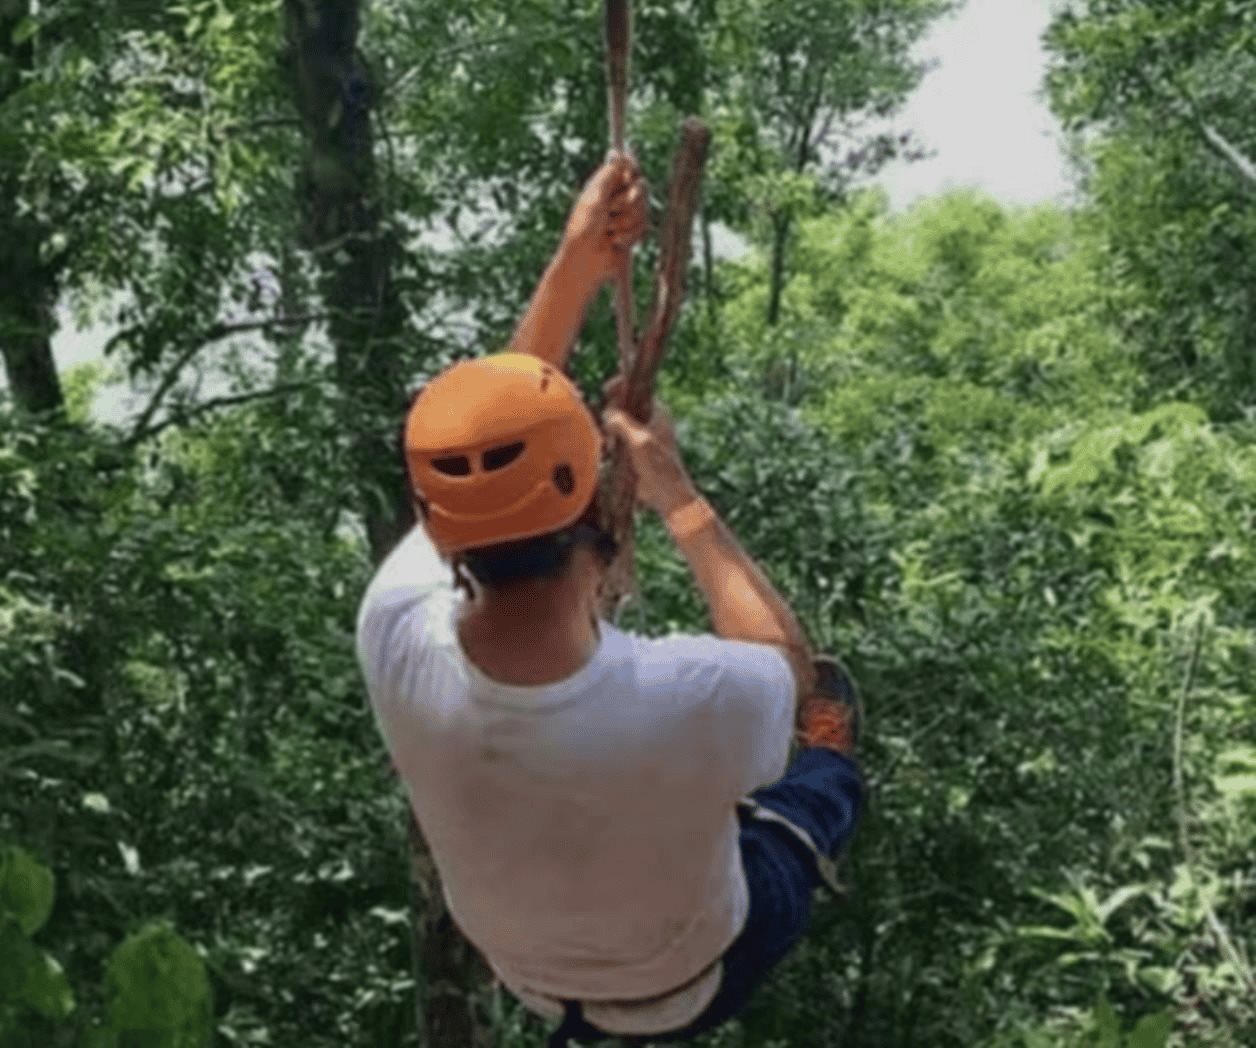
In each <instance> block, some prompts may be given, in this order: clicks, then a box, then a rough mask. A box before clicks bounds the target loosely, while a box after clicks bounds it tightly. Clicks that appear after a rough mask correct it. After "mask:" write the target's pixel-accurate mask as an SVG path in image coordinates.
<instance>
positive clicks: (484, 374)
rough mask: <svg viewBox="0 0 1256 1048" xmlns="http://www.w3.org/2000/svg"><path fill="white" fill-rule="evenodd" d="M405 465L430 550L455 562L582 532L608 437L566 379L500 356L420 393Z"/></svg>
mask: <svg viewBox="0 0 1256 1048" xmlns="http://www.w3.org/2000/svg"><path fill="white" fill-rule="evenodd" d="M405 456H406V469H407V471H408V473H409V476H410V483H411V486H412V488H413V490H414V494H415V497H416V499H417V500H418V503H419V509H420V511H421V512H422V514H423V517H424V520H425V521H426V522H427V529H428V532H429V534H430V535H431V537H432V541H433V543H435V545H436V547H437V549H439V550H440V551H441V553H443V554H444V555H445V556H451V555H452V554H455V553H460V552H462V551H463V550H468V549H474V548H476V547H480V546H493V545H497V544H498V543H502V542H513V541H516V540H518V539H526V538H532V537H534V536H537V535H545V534H548V533H549V532H553V531H559V530H561V529H563V528H565V527H568V526H569V525H571V524H574V523H576V522H577V521H578V520H579V519H580V517H581V516H582V514H583V513H584V511H585V510H586V509H587V508H588V507H589V504H590V503H591V501H592V500H593V497H594V496H595V495H596V493H597V485H598V466H599V463H600V461H601V456H602V434H601V432H600V431H599V430H598V426H597V423H596V422H595V421H594V419H593V416H592V414H591V413H590V411H589V409H588V408H587V407H586V406H585V403H584V398H583V397H582V396H581V394H580V390H579V389H578V388H577V387H576V385H575V383H573V382H572V381H571V380H570V379H569V378H567V376H566V375H564V374H563V373H562V372H561V371H559V370H558V369H557V368H555V367H554V366H553V365H551V364H547V363H546V362H545V361H543V360H541V359H540V358H539V357H534V356H532V355H531V354H528V353H496V354H493V355H491V356H487V357H481V358H479V359H477V360H466V361H462V362H460V363H458V364H454V365H453V366H452V367H450V368H447V369H446V370H445V371H443V372H442V373H441V374H439V375H437V376H436V377H435V378H434V379H432V381H431V382H429V383H428V384H427V385H426V386H425V387H424V388H423V389H422V390H421V391H420V392H419V395H418V396H417V397H416V398H415V400H414V403H413V404H412V405H411V407H410V413H409V415H408V416H407V418H406V426H405Z"/></svg>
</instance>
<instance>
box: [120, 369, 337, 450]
mask: <svg viewBox="0 0 1256 1048" xmlns="http://www.w3.org/2000/svg"><path fill="white" fill-rule="evenodd" d="M315 385H316V383H313V382H288V383H284V384H283V385H279V386H272V387H271V388H270V389H263V390H258V391H256V392H252V393H233V394H231V395H229V396H223V397H212V398H211V399H209V400H206V401H202V402H201V403H200V404H197V405H196V406H195V407H191V408H186V409H183V410H178V411H175V412H173V413H172V414H170V415H168V416H167V417H166V418H164V419H162V420H161V421H160V422H157V423H154V424H153V425H150V426H145V427H144V428H143V429H133V430H132V431H131V433H130V434H128V436H127V438H126V440H124V441H123V442H122V445H123V447H128V448H129V447H134V446H135V445H136V444H139V443H142V442H143V441H145V440H149V439H151V438H152V437H155V436H157V434H159V433H162V432H164V431H165V430H167V429H169V428H170V427H171V426H182V425H185V424H186V423H188V422H191V421H192V420H193V419H195V418H199V417H200V416H201V415H204V414H207V413H208V412H210V411H216V410H217V409H218V408H226V407H235V406H238V405H240V404H248V403H250V402H252V401H255V400H269V399H271V398H273V397H286V396H288V395H289V394H292V393H300V392H302V391H303V390H307V389H312V388H314V386H315Z"/></svg>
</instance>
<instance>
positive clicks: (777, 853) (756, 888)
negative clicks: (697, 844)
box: [551, 749, 864, 1045]
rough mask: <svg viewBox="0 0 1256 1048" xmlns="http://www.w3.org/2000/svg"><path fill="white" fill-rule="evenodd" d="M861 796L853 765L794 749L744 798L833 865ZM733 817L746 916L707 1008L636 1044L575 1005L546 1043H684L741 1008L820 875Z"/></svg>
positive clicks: (772, 833) (799, 850)
mask: <svg viewBox="0 0 1256 1048" xmlns="http://www.w3.org/2000/svg"><path fill="white" fill-rule="evenodd" d="M863 795H864V782H863V776H862V775H861V774H860V771H859V766H858V765H857V764H856V763H855V762H854V761H853V760H852V759H850V758H849V757H843V756H842V755H841V754H838V753H834V752H833V751H832V750H825V749H806V750H802V751H801V752H800V753H799V754H798V756H797V757H796V758H795V759H794V761H793V763H792V764H790V766H789V769H788V770H787V771H786V772H785V775H784V776H783V777H782V778H781V779H780V780H779V781H778V782H774V783H772V785H770V786H764V787H763V788H762V789H758V790H755V792H754V793H753V794H752V796H753V797H754V799H755V800H757V801H758V802H759V803H760V804H762V805H763V806H764V807H765V808H771V809H772V810H773V811H775V812H777V813H779V814H780V815H784V816H785V817H786V818H787V819H789V820H790V822H792V823H794V824H795V825H797V826H799V827H801V828H802V829H804V830H806V831H807V832H808V833H809V834H810V835H811V839H812V840H813V841H815V843H816V846H817V847H818V848H819V849H820V850H821V851H822V852H824V853H825V854H827V855H829V856H832V857H834V858H836V857H837V856H838V855H839V854H841V853H842V852H843V851H844V850H845V847H846V845H847V844H848V843H849V841H850V839H851V837H852V836H853V835H854V833H855V827H856V825H857V824H858V822H859V815H860V812H861V809H862V804H863ZM739 818H740V820H741V861H742V866H743V867H744V868H745V871H746V883H747V886H748V887H749V889H750V909H749V912H748V913H747V915H746V924H745V926H744V927H743V928H742V930H741V933H740V934H739V935H738V936H737V938H736V939H734V940H733V942H732V944H731V945H730V946H729V947H728V949H727V950H726V951H725V953H724V957H723V962H724V973H723V977H722V979H721V981H720V987H719V990H718V991H717V992H716V994H715V997H714V998H713V999H712V1000H711V1003H710V1004H708V1005H707V1007H706V1009H705V1010H704V1011H703V1012H702V1013H701V1014H700V1015H699V1016H698V1017H697V1018H696V1019H694V1021H693V1022H691V1023H690V1024H689V1025H688V1026H686V1027H685V1028H684V1029H681V1030H676V1031H674V1032H672V1033H666V1034H652V1035H651V1036H649V1037H645V1038H636V1039H634V1038H632V1037H623V1035H612V1034H608V1033H605V1032H604V1031H601V1030H599V1029H597V1028H596V1027H594V1026H592V1025H590V1024H589V1023H587V1022H585V1021H584V1018H583V1016H582V1015H581V1014H580V1010H579V1006H578V1005H574V1004H569V1005H568V1008H567V1017H566V1018H565V1019H564V1020H563V1025H562V1026H561V1027H559V1031H558V1033H557V1034H556V1036H555V1039H554V1040H553V1041H552V1042H551V1044H558V1045H561V1044H564V1043H565V1042H564V1041H563V1039H562V1038H563V1037H564V1036H566V1037H572V1038H576V1039H579V1040H588V1041H600V1040H603V1039H605V1038H608V1037H611V1036H619V1037H620V1040H621V1041H622V1042H623V1043H625V1044H629V1045H634V1044H636V1045H644V1044H655V1043H659V1042H663V1043H667V1042H683V1041H688V1040H690V1039H691V1038H693V1037H697V1036H699V1035H700V1034H704V1033H707V1032H709V1031H711V1030H714V1029H715V1028H716V1027H717V1026H721V1025H722V1024H724V1023H725V1022H727V1021H728V1020H729V1019H731V1018H733V1016H735V1015H736V1014H737V1013H738V1012H740V1011H741V1010H742V1009H743V1008H744V1007H745V1006H746V1004H747V1003H749V1001H750V998H751V996H752V995H753V994H754V992H755V991H756V990H757V989H758V988H759V987H760V986H761V985H762V984H763V983H764V982H765V981H766V979H767V977H768V975H769V973H770V972H771V971H772V969H773V968H774V967H775V966H776V965H777V964H778V963H780V961H781V960H782V959H783V958H784V957H785V955H786V954H787V953H789V951H790V950H791V949H792V948H793V947H794V945H795V944H796V943H797V942H798V940H799V939H801V938H802V935H803V932H805V931H806V928H807V921H808V919H809V918H810V916H811V895H812V892H813V891H814V889H815V888H816V887H817V886H819V884H820V875H819V872H818V871H817V869H816V863H815V858H814V857H813V856H812V854H811V853H810V852H809V851H808V850H807V848H806V846H805V845H803V844H802V842H801V841H799V840H798V839H797V838H796V837H795V836H794V835H793V834H791V833H790V832H789V831H788V830H787V829H786V828H785V827H783V826H779V825H777V824H774V823H771V822H764V821H762V820H759V819H754V818H750V817H749V816H746V815H744V814H742V813H740V812H739Z"/></svg>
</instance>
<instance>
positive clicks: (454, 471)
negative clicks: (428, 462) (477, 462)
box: [432, 455, 471, 477]
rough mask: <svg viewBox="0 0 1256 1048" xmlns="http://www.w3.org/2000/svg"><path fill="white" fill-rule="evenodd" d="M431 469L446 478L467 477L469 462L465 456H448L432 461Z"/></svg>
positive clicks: (469, 470)
mask: <svg viewBox="0 0 1256 1048" xmlns="http://www.w3.org/2000/svg"><path fill="white" fill-rule="evenodd" d="M432 469H434V470H436V472H437V473H444V474H445V476H447V477H469V476H470V475H471V460H470V459H468V458H467V456H466V455H449V456H447V457H445V458H438V459H432Z"/></svg>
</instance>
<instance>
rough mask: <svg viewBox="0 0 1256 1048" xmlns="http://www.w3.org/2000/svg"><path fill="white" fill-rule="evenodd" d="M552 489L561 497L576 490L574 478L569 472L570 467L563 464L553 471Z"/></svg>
mask: <svg viewBox="0 0 1256 1048" xmlns="http://www.w3.org/2000/svg"><path fill="white" fill-rule="evenodd" d="M554 487H556V488H557V489H558V490H559V492H560V493H561V494H563V495H570V494H571V493H572V492H573V491H575V490H576V478H575V476H574V475H573V474H572V472H571V467H570V466H568V465H566V464H563V465H561V466H558V467H557V468H555V470H554Z"/></svg>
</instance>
